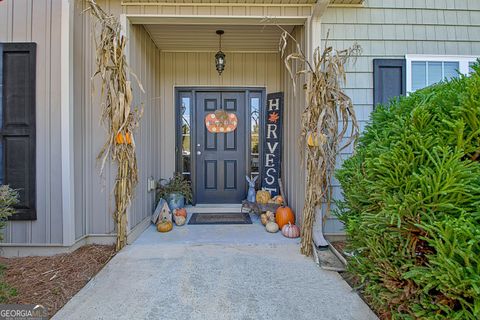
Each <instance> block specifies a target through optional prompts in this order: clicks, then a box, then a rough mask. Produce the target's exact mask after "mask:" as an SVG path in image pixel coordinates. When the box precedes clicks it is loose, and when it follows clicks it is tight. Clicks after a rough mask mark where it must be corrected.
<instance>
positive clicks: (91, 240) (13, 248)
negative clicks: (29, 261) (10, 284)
mask: <svg viewBox="0 0 480 320" xmlns="http://www.w3.org/2000/svg"><path fill="white" fill-rule="evenodd" d="M149 225H150V216H148V217H146V218H145V219H144V220H142V221H141V222H140V223H138V224H137V225H136V226H135V227H134V228H133V229H132V230H131V231H130V233H129V234H128V236H127V244H132V243H133V242H134V241H135V240H136V239H137V238H138V237H139V236H140V235H141V234H142V233H143V231H145V230H146V229H147V228H148V226H149ZM116 240H117V234H116V233H112V234H87V235H85V236H82V237H81V238H79V239H77V240H76V241H75V242H74V243H73V244H72V245H70V246H67V245H62V244H59V243H55V244H50V243H46V244H37V243H32V244H25V243H21V244H17V243H5V244H1V245H0V256H1V257H5V258H10V257H27V256H51V255H55V254H61V253H70V252H73V251H75V250H77V249H78V248H80V247H82V246H84V245H88V244H99V245H114V244H115V242H116Z"/></svg>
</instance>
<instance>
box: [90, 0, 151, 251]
mask: <svg viewBox="0 0 480 320" xmlns="http://www.w3.org/2000/svg"><path fill="white" fill-rule="evenodd" d="M87 4H88V7H87V9H86V11H89V12H90V14H91V15H92V16H93V17H95V18H96V19H97V24H98V26H99V28H98V29H99V30H100V31H99V33H98V34H97V35H96V37H95V45H96V57H97V59H96V71H95V73H94V75H93V77H92V81H93V78H94V77H96V76H99V77H100V78H101V84H102V97H103V98H104V101H103V102H102V104H101V108H102V115H101V122H102V123H103V124H104V125H105V126H106V127H107V133H108V138H107V141H106V142H105V144H104V146H103V148H102V150H101V151H100V153H99V155H98V157H97V160H99V161H100V164H101V165H100V174H102V173H103V170H104V168H105V164H106V162H107V160H108V159H111V160H112V161H114V162H115V163H116V164H117V178H116V181H115V186H114V196H115V212H114V214H113V216H114V219H115V224H116V229H117V244H116V250H117V251H118V250H120V249H121V248H123V247H124V246H125V245H126V243H127V208H128V207H129V205H130V203H131V201H132V197H133V192H134V189H135V186H136V184H137V182H138V167H137V157H136V153H135V140H134V139H133V133H134V131H135V129H136V128H137V127H138V125H139V120H140V118H141V115H142V111H141V110H139V109H138V108H134V109H133V110H132V100H133V95H132V88H131V82H130V81H129V80H128V79H127V75H128V74H131V75H133V76H134V78H135V79H136V81H137V83H138V85H139V87H140V89H141V90H142V91H144V90H143V88H142V85H141V84H140V82H139V81H138V79H137V78H136V76H135V75H134V74H133V73H132V72H130V70H129V68H128V65H127V62H126V58H125V53H124V52H125V45H126V39H125V37H124V36H122V35H121V34H120V30H121V27H120V23H119V21H118V18H117V17H115V16H113V15H111V14H107V13H106V12H105V11H104V10H103V9H102V8H101V7H100V6H99V5H98V4H97V3H96V2H95V0H87Z"/></svg>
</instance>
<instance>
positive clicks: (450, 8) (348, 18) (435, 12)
mask: <svg viewBox="0 0 480 320" xmlns="http://www.w3.org/2000/svg"><path fill="white" fill-rule="evenodd" d="M328 30H330V35H329V39H328V42H329V43H330V45H333V46H335V47H336V48H339V49H342V48H347V47H349V46H351V45H352V44H353V43H354V42H355V41H356V42H358V43H359V44H360V45H361V47H362V49H363V53H362V55H361V56H360V57H359V58H358V59H357V61H356V63H355V64H350V65H349V66H348V68H347V84H346V92H347V94H348V95H349V96H350V97H351V98H352V100H353V103H354V104H355V111H356V114H357V118H358V120H359V121H360V127H361V129H363V128H365V125H366V124H367V122H368V120H369V115H370V113H371V112H372V110H373V59H375V58H397V59H398V58H400V59H403V58H405V55H406V54H429V55H479V56H480V1H478V0H454V1H450V0H366V1H365V6H364V7H363V8H328V9H327V11H326V12H325V14H324V15H323V17H322V41H325V40H326V35H327V32H328ZM351 151H352V149H351V148H349V149H347V150H344V152H343V154H342V155H341V156H340V159H339V163H338V166H340V164H341V162H342V160H343V159H345V158H347V157H348V156H349V155H350V154H351ZM334 194H335V197H336V198H341V189H340V186H339V183H338V181H336V180H335V181H334ZM341 230H342V225H341V223H340V222H338V221H332V222H330V223H329V224H327V227H326V232H328V233H331V232H333V233H337V232H341Z"/></svg>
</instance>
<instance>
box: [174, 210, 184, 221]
mask: <svg viewBox="0 0 480 320" xmlns="http://www.w3.org/2000/svg"><path fill="white" fill-rule="evenodd" d="M173 215H174V216H182V217H184V218H185V219H186V218H187V209H185V208H181V209H175V210H174V213H173Z"/></svg>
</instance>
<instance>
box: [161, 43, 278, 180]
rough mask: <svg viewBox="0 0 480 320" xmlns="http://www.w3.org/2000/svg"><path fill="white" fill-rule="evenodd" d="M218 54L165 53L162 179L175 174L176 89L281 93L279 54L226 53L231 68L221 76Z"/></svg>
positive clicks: (162, 94) (162, 98) (163, 72)
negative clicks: (248, 89)
mask: <svg viewBox="0 0 480 320" xmlns="http://www.w3.org/2000/svg"><path fill="white" fill-rule="evenodd" d="M214 55H215V52H211V53H210V52H185V53H184V52H162V53H161V70H162V71H161V75H162V80H161V83H162V91H161V94H160V99H161V101H162V103H161V113H160V114H159V118H158V119H156V123H158V124H159V126H160V130H161V132H160V138H159V139H158V142H160V145H159V146H160V148H159V149H158V150H159V154H157V157H158V158H157V159H161V160H160V163H161V167H160V172H159V174H160V175H159V176H160V177H162V178H168V177H170V176H171V175H172V174H173V172H174V171H175V139H172V137H173V136H174V133H175V98H174V88H175V86H210V87H216V86H227V87H258V86H260V87H266V88H267V93H271V92H277V91H280V90H281V87H282V84H281V72H282V69H281V68H280V65H279V61H280V56H279V54H278V53H233V52H231V53H228V52H227V53H226V59H227V66H226V68H225V71H224V72H223V74H222V77H219V76H218V74H217V71H216V70H215V66H214V63H213V62H214V60H213V56H214Z"/></svg>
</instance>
